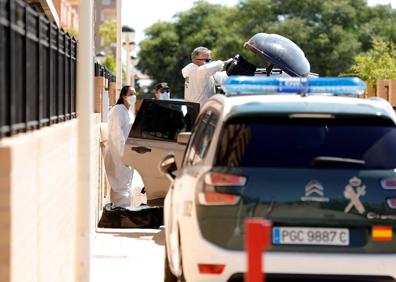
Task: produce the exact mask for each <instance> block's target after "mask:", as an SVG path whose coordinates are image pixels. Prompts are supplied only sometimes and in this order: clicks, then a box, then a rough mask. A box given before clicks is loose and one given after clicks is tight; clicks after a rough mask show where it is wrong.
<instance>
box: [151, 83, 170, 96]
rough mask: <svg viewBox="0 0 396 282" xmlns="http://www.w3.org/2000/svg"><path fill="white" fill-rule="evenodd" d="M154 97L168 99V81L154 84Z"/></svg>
mask: <svg viewBox="0 0 396 282" xmlns="http://www.w3.org/2000/svg"><path fill="white" fill-rule="evenodd" d="M154 99H156V100H160V99H161V100H169V99H170V92H169V86H168V83H166V82H161V83H158V84H157V85H156V86H155V93H154Z"/></svg>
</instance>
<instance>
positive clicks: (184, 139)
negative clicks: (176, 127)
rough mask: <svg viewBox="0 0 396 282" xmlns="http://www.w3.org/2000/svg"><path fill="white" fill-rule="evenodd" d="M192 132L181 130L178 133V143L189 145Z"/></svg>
mask: <svg viewBox="0 0 396 282" xmlns="http://www.w3.org/2000/svg"><path fill="white" fill-rule="evenodd" d="M190 136H191V132H180V133H179V134H178V135H177V143H178V144H180V145H187V144H188V140H190Z"/></svg>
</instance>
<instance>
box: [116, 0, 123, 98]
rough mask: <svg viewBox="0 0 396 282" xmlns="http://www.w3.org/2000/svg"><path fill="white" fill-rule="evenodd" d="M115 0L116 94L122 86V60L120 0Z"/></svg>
mask: <svg viewBox="0 0 396 282" xmlns="http://www.w3.org/2000/svg"><path fill="white" fill-rule="evenodd" d="M116 1H117V52H116V65H117V73H116V85H117V89H116V91H117V96H118V94H119V93H120V91H121V87H122V60H121V44H122V42H121V0H116Z"/></svg>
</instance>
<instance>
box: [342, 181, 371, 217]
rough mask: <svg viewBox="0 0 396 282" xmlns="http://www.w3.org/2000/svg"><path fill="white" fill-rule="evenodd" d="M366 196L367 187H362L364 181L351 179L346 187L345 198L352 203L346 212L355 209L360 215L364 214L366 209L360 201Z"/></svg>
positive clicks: (346, 208)
mask: <svg viewBox="0 0 396 282" xmlns="http://www.w3.org/2000/svg"><path fill="white" fill-rule="evenodd" d="M364 195H366V185H362V180H360V179H359V178H357V177H356V176H354V177H352V178H351V179H349V183H348V184H347V185H346V186H345V190H344V197H345V198H347V199H348V200H350V202H349V204H348V205H347V206H346V207H345V210H344V212H345V213H348V212H349V211H350V210H351V209H352V208H353V207H355V209H356V210H357V211H358V212H359V213H360V214H363V213H364V212H365V211H366V209H365V208H364V206H363V204H362V202H361V201H360V197H361V196H364Z"/></svg>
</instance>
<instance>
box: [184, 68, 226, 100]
mask: <svg viewBox="0 0 396 282" xmlns="http://www.w3.org/2000/svg"><path fill="white" fill-rule="evenodd" d="M223 65H224V62H223V61H213V62H210V63H207V64H204V65H202V66H197V65H196V64H194V63H190V64H188V65H187V66H185V67H184V68H183V69H182V74H183V77H184V79H185V83H184V99H185V100H186V101H188V102H197V103H200V105H201V107H202V106H203V104H204V103H205V102H206V100H208V99H209V98H210V97H211V96H213V95H214V94H216V82H217V83H218V84H222V83H223V82H224V81H226V80H227V79H228V75H227V73H226V72H225V71H221V70H222V68H223Z"/></svg>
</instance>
